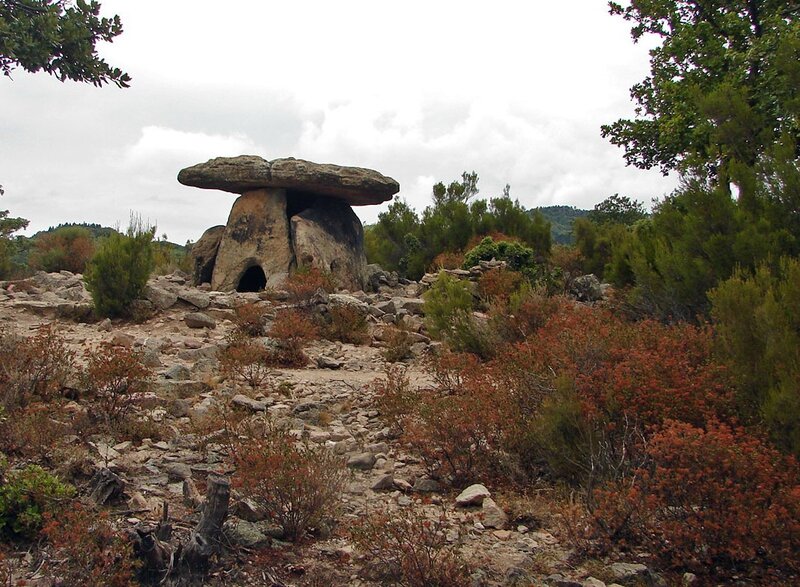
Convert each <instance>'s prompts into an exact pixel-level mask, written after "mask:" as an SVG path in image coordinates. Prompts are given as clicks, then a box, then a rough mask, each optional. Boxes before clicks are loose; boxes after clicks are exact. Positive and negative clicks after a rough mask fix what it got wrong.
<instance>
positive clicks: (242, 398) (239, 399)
mask: <svg viewBox="0 0 800 587" xmlns="http://www.w3.org/2000/svg"><path fill="white" fill-rule="evenodd" d="M231 402H232V403H233V404H235V405H237V406H241V407H243V408H247V409H249V410H253V411H254V412H265V411H266V410H267V404H266V403H265V402H260V401H258V400H254V399H252V398H249V397H247V396H246V395H244V394H241V393H240V394H237V395H235V396H233V399H232V400H231Z"/></svg>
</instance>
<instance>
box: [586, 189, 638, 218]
mask: <svg viewBox="0 0 800 587" xmlns="http://www.w3.org/2000/svg"><path fill="white" fill-rule="evenodd" d="M588 216H589V220H591V221H592V222H596V223H597V224H605V223H610V222H611V223H617V224H626V225H631V224H633V223H635V222H636V221H637V220H641V219H642V218H645V217H646V216H647V213H646V212H645V211H644V206H643V205H642V203H641V202H639V201H638V200H631V199H630V198H629V197H628V196H620V195H619V194H614V195H613V196H609V197H608V198H606V199H605V200H603V201H602V202H600V203H599V204H597V205H596V206H595V207H594V210H592V211H591V212H589V215H588Z"/></svg>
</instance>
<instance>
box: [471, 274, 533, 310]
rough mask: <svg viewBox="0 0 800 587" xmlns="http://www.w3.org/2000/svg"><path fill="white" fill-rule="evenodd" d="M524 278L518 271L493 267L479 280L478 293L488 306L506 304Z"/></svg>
mask: <svg viewBox="0 0 800 587" xmlns="http://www.w3.org/2000/svg"><path fill="white" fill-rule="evenodd" d="M523 280H524V277H523V276H522V274H521V273H519V272H517V271H509V270H508V269H503V268H499V269H491V270H490V271H486V272H485V273H484V274H483V275H481V277H480V279H479V280H478V295H479V296H480V298H481V300H483V302H484V304H485V305H486V306H489V305H491V304H498V303H499V304H502V305H506V304H508V301H509V299H510V298H511V296H512V295H513V294H514V293H515V292H516V291H517V290H518V289H519V287H520V286H521V285H522V282H523Z"/></svg>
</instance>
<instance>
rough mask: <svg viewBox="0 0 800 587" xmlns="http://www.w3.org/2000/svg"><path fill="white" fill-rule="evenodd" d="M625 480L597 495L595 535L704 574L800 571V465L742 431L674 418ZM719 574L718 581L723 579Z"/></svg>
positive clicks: (606, 542)
mask: <svg viewBox="0 0 800 587" xmlns="http://www.w3.org/2000/svg"><path fill="white" fill-rule="evenodd" d="M647 455H648V457H649V459H650V462H649V463H648V465H647V466H644V467H641V468H640V469H639V470H638V471H637V474H636V475H635V476H634V477H633V479H634V481H633V482H632V483H630V484H628V485H626V486H621V485H619V484H612V485H610V486H606V487H604V488H602V489H599V490H597V491H596V492H595V499H596V502H597V507H596V509H595V511H594V514H593V520H594V525H593V527H592V528H593V532H594V537H595V538H598V539H599V540H600V543H601V544H602V545H603V546H605V547H606V548H614V547H617V546H620V545H629V546H635V547H638V548H642V547H643V548H647V549H648V552H651V553H653V554H654V555H656V556H657V557H659V558H660V559H661V560H662V562H664V563H665V564H667V565H670V566H673V567H678V568H686V567H689V568H691V569H693V570H695V572H703V571H704V570H705V571H706V572H709V571H710V572H712V573H718V572H720V570H724V571H725V572H728V573H738V572H741V571H742V570H744V569H747V568H748V567H754V566H757V567H761V568H762V569H769V568H776V569H783V570H789V571H794V572H796V571H798V570H799V569H800V555H798V553H800V477H798V473H797V463H796V462H795V461H794V460H793V459H792V458H786V457H783V456H782V455H780V454H779V453H778V452H777V451H776V450H774V449H772V448H770V447H768V446H767V445H765V444H764V443H763V442H762V441H760V440H759V439H757V438H755V437H753V436H752V435H750V434H749V433H747V432H745V431H744V430H742V429H737V428H731V427H730V426H728V425H726V424H722V423H710V424H709V425H708V426H707V428H706V429H703V428H698V427H695V426H692V425H691V424H688V423H682V422H668V423H667V424H666V425H665V426H664V428H663V429H662V430H661V431H660V432H658V433H657V434H655V435H654V436H653V437H652V439H651V440H650V443H649V445H648V447H647ZM718 578H719V577H714V579H715V580H717V579H718Z"/></svg>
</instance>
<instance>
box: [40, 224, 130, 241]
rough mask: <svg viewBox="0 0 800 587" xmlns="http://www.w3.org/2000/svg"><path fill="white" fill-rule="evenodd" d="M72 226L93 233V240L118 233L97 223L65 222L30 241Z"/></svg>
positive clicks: (41, 231)
mask: <svg viewBox="0 0 800 587" xmlns="http://www.w3.org/2000/svg"><path fill="white" fill-rule="evenodd" d="M72 226H77V227H79V228H85V229H87V230H88V231H89V232H91V233H92V237H93V238H100V237H103V236H108V235H109V234H111V233H112V232H117V231H116V230H114V229H113V228H109V227H108V226H101V225H99V224H96V223H88V222H65V223H63V224H59V225H58V226H51V227H50V228H48V229H47V230H40V231H39V232H37V233H36V234H34V235H33V236H32V237H30V240H35V239H36V237H37V236H40V235H43V234H48V233H50V232H55V231H56V230H58V229H59V228H68V227H72Z"/></svg>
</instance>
